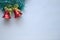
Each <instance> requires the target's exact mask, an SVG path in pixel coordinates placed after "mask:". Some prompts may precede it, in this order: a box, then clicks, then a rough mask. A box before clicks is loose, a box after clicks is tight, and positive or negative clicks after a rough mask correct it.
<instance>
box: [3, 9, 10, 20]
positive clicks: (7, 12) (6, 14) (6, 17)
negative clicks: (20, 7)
mask: <svg viewBox="0 0 60 40" xmlns="http://www.w3.org/2000/svg"><path fill="white" fill-rule="evenodd" d="M3 18H5V19H10V18H11V17H10V13H9V11H8V10H6V11H5V13H4V16H3Z"/></svg>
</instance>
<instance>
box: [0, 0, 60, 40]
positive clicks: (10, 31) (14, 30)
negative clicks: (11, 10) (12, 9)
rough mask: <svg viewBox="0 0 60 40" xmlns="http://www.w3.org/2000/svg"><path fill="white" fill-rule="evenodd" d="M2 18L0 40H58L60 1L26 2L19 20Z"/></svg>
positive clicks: (59, 34)
mask: <svg viewBox="0 0 60 40" xmlns="http://www.w3.org/2000/svg"><path fill="white" fill-rule="evenodd" d="M2 16H3V13H2V12H1V11H0V40H60V0H27V3H26V6H25V9H24V11H23V15H22V17H21V18H19V19H15V18H14V15H12V18H11V20H10V21H6V20H4V19H3V18H2Z"/></svg>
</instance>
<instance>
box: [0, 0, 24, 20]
mask: <svg viewBox="0 0 60 40" xmlns="http://www.w3.org/2000/svg"><path fill="white" fill-rule="evenodd" d="M24 4H25V0H0V9H1V10H3V11H4V14H3V18H5V19H11V14H12V13H13V14H14V18H18V17H21V15H22V12H21V11H22V9H23V7H24Z"/></svg>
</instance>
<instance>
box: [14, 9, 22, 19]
mask: <svg viewBox="0 0 60 40" xmlns="http://www.w3.org/2000/svg"><path fill="white" fill-rule="evenodd" d="M14 14H15V18H18V17H20V16H21V15H22V13H21V11H20V10H18V9H14Z"/></svg>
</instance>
